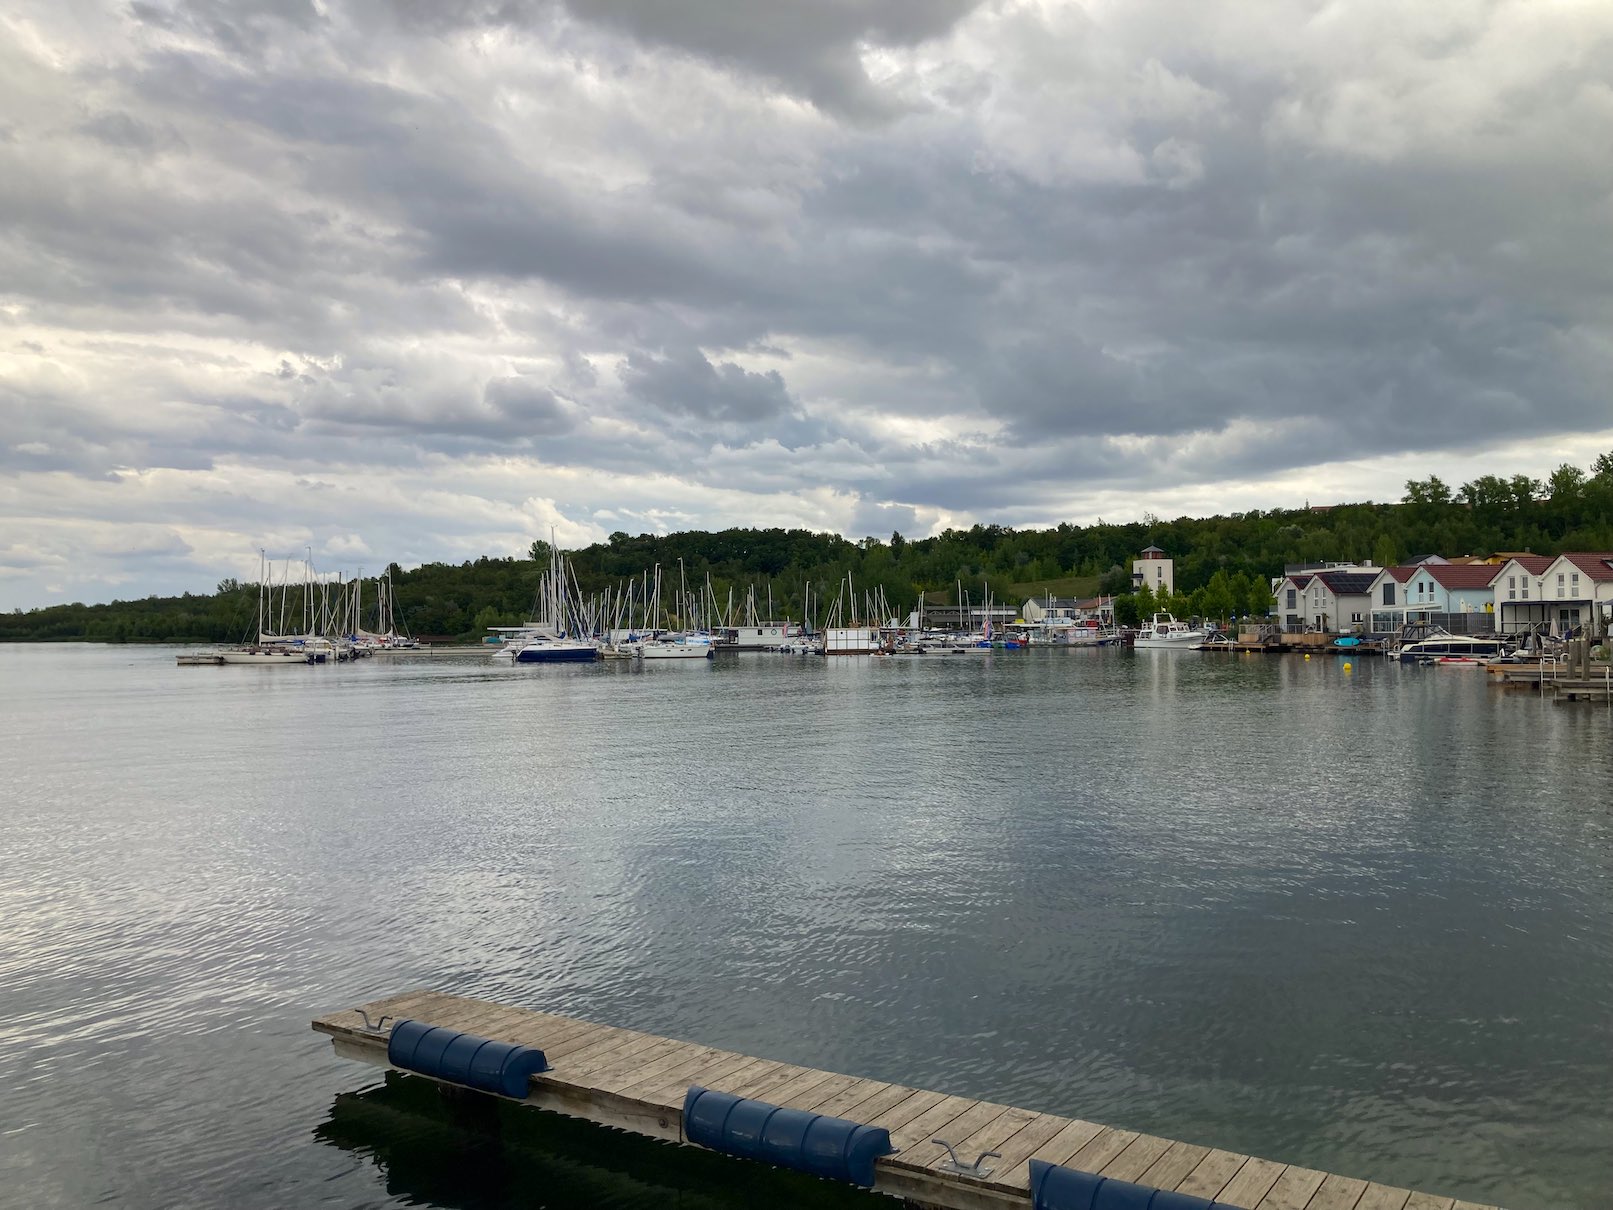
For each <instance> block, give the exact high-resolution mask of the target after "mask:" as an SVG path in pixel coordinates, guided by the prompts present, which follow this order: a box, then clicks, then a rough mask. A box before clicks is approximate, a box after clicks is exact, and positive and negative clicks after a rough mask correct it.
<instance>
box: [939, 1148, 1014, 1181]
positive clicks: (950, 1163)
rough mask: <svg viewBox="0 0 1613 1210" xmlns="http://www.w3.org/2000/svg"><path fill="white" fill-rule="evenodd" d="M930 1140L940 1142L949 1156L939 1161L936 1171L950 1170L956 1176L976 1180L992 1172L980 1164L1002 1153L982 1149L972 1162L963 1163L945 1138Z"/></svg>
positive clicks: (998, 1156)
mask: <svg viewBox="0 0 1613 1210" xmlns="http://www.w3.org/2000/svg"><path fill="white" fill-rule="evenodd" d="M930 1141H931V1142H932V1143H940V1144H941V1146H943V1147H945V1148H946V1149H947V1155H948V1157H949V1158H948V1159H946V1160H943V1161H942V1162H941V1165H940V1167H939V1168H937V1169H936V1171H938V1172H951V1173H955V1174H956V1175H958V1176H967V1177H972V1178H973V1179H974V1180H977V1181H983V1180H985V1179H986V1178H987V1177H988V1176H990V1175H991V1173H992V1169H990V1168H983V1167H981V1165H982V1164H984V1163H985V1162H986V1161H987V1160H989V1159H992V1158H994V1157H995V1158H997V1159H1001V1158H1002V1154H1003V1153H1002V1152H1000V1151H982V1152H981V1153H980V1155H979V1156H978V1157H977V1158H976V1159H975V1162H974V1163H972V1164H965V1163H964V1162H963V1161H962V1160H961V1159H959V1158H958V1152H957V1149H956V1148H954V1147H953V1146H952V1144H951V1143H949V1142H947V1141H946V1140H945V1139H931V1140H930Z"/></svg>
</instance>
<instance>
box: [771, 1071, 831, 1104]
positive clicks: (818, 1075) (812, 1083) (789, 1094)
mask: <svg viewBox="0 0 1613 1210" xmlns="http://www.w3.org/2000/svg"><path fill="white" fill-rule="evenodd" d="M833 1078H834V1076H833V1073H831V1072H827V1071H817V1070H814V1069H813V1068H811V1067H806V1068H802V1070H801V1074H800V1075H798V1076H796V1077H795V1078H794V1079H793V1080H786V1081H784V1083H782V1084H780V1085H779V1086H778V1087H777V1088H775V1089H773V1091H772V1092H770V1093H768V1094H767V1096H766V1097H765V1098H763V1099H764V1100H767V1101H771V1102H772V1103H773V1104H775V1105H787V1104H789V1102H790V1101H792V1100H794V1099H795V1098H796V1097H798V1096H800V1095H801V1094H802V1093H803V1092H810V1091H811V1090H812V1089H814V1088H816V1087H817V1086H818V1085H819V1084H822V1083H823V1082H824V1081H825V1080H830V1079H833Z"/></svg>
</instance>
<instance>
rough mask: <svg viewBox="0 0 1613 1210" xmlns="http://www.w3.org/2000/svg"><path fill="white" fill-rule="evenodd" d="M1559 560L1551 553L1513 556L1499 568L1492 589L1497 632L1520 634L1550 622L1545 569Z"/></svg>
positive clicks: (1492, 582) (1491, 585)
mask: <svg viewBox="0 0 1613 1210" xmlns="http://www.w3.org/2000/svg"><path fill="white" fill-rule="evenodd" d="M1556 561H1557V560H1556V559H1554V558H1553V557H1552V556H1551V555H1529V554H1521V555H1513V556H1512V557H1511V558H1509V559H1507V560H1506V562H1504V563H1502V564H1501V566H1500V567H1498V568H1496V573H1495V579H1493V580H1492V581H1491V582H1490V590H1491V592H1492V593H1493V594H1494V596H1495V629H1496V632H1497V633H1498V634H1521V633H1523V632H1524V631H1528V630H1533V629H1534V628H1535V627H1537V626H1547V625H1548V623H1550V621H1551V613H1550V609H1551V606H1550V605H1548V604H1547V602H1546V569H1547V568H1549V567H1550V566H1551V565H1552V564H1553V563H1555V562H1556Z"/></svg>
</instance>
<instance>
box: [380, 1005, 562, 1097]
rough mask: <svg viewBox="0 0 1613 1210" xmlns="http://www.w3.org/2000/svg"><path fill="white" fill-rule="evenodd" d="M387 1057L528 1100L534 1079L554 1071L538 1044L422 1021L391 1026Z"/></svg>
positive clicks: (454, 1081) (433, 1075)
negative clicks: (492, 1037)
mask: <svg viewBox="0 0 1613 1210" xmlns="http://www.w3.org/2000/svg"><path fill="white" fill-rule="evenodd" d="M386 1059H387V1062H388V1063H390V1064H392V1066H394V1067H397V1068H401V1069H402V1070H404V1071H414V1072H418V1073H419V1074H421V1075H423V1076H430V1077H431V1078H432V1079H434V1080H443V1081H445V1082H447V1083H449V1084H461V1085H463V1086H464V1087H466V1088H474V1089H477V1090H478V1091H480V1092H494V1093H497V1094H498V1095H499V1096H503V1097H511V1098H513V1099H514V1100H517V1101H520V1100H524V1099H525V1098H526V1095H527V1092H528V1090H529V1085H528V1083H527V1081H528V1080H529V1079H530V1077H532V1076H535V1075H537V1074H538V1073H539V1072H542V1071H548V1070H549V1060H548V1059H546V1058H545V1057H544V1054H543V1052H542V1051H541V1050H539V1049H538V1048H537V1047H535V1046H522V1045H520V1044H518V1043H515V1042H494V1041H492V1040H491V1039H489V1038H480V1037H477V1036H476V1035H475V1034H467V1033H461V1032H460V1031H459V1030H457V1029H445V1028H444V1027H443V1026H441V1025H427V1024H426V1023H425V1022H423V1021H399V1022H398V1023H397V1024H395V1025H394V1026H393V1027H392V1036H391V1037H390V1038H388V1039H387V1043H386Z"/></svg>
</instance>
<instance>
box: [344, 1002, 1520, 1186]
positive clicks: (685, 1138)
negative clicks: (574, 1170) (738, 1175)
mask: <svg viewBox="0 0 1613 1210" xmlns="http://www.w3.org/2000/svg"><path fill="white" fill-rule="evenodd" d="M313 1028H314V1030H315V1031H316V1032H318V1033H322V1034H327V1035H329V1036H330V1039H331V1042H332V1045H333V1046H334V1047H335V1049H336V1053H337V1054H338V1055H340V1056H342V1057H343V1058H349V1059H357V1060H360V1061H362V1062H366V1063H373V1064H377V1065H379V1066H383V1067H393V1068H396V1069H397V1070H400V1071H411V1072H415V1073H417V1074H420V1075H424V1076H428V1077H430V1078H432V1079H436V1080H438V1081H440V1082H442V1083H444V1084H446V1085H449V1086H452V1087H457V1088H463V1089H472V1090H476V1091H478V1092H483V1093H488V1094H492V1095H499V1096H505V1097H509V1098H511V1099H514V1100H518V1101H523V1102H525V1103H527V1104H531V1105H534V1106H537V1107H538V1108H541V1109H549V1110H553V1111H556V1112H558V1113H563V1114H567V1115H569V1116H571V1117H577V1118H586V1119H588V1120H589V1121H592V1122H597V1123H600V1124H602V1125H605V1126H612V1127H616V1128H619V1129H622V1130H629V1131H633V1132H635V1133H638V1134H642V1135H648V1136H651V1137H653V1138H658V1139H666V1140H670V1141H672V1142H677V1143H689V1144H694V1145H699V1146H706V1147H709V1148H711V1149H713V1150H717V1151H722V1152H726V1153H728V1154H732V1155H740V1156H744V1157H747V1158H751V1159H757V1160H762V1161H764V1162H772V1163H775V1164H778V1165H779V1166H781V1167H787V1168H796V1169H799V1170H802V1171H807V1172H811V1173H815V1174H817V1175H819V1176H823V1177H827V1178H829V1179H838V1180H844V1181H849V1182H850V1183H852V1184H857V1185H862V1186H864V1187H867V1188H871V1189H873V1190H874V1191H876V1192H879V1193H886V1194H890V1195H892V1196H895V1197H899V1198H904V1199H906V1200H907V1201H909V1202H911V1203H916V1204H918V1205H921V1206H931V1207H940V1208H944V1210H1026V1208H1032V1210H1077V1208H1078V1210H1209V1208H1213V1207H1221V1208H1228V1210H1230V1208H1231V1207H1240V1208H1241V1210H1496V1208H1495V1207H1490V1206H1479V1205H1476V1204H1475V1203H1471V1202H1461V1201H1456V1200H1455V1199H1454V1198H1450V1197H1439V1196H1435V1195H1432V1194H1427V1193H1414V1192H1412V1191H1411V1190H1409V1189H1397V1188H1392V1187H1390V1186H1387V1185H1380V1184H1377V1183H1374V1182H1369V1181H1364V1180H1357V1179H1355V1178H1352V1177H1345V1176H1335V1175H1331V1174H1328V1173H1324V1172H1317V1171H1315V1170H1313V1169H1309V1168H1300V1167H1296V1166H1292V1165H1288V1164H1281V1163H1277V1162H1274V1161H1272V1160H1263V1159H1256V1158H1254V1157H1251V1156H1246V1155H1239V1154H1237V1153H1235V1152H1230V1151H1222V1150H1218V1149H1215V1148H1211V1147H1201V1146H1197V1145H1195V1144H1191V1143H1179V1142H1173V1141H1172V1140H1170V1139H1162V1138H1155V1137H1154V1136H1152V1135H1147V1134H1139V1133H1137V1132H1136V1131H1132V1130H1121V1129H1118V1128H1115V1127H1111V1126H1101V1125H1098V1124H1096V1123H1093V1122H1085V1121H1081V1120H1079V1119H1075V1118H1065V1117H1059V1116H1058V1115H1056V1114H1049V1113H1038V1112H1036V1111H1035V1110H1031V1109H1016V1108H1014V1107H1013V1106H1011V1105H999V1104H996V1103H995V1102H991V1101H980V1100H974V1099H972V1098H969V1097H961V1096H949V1095H947V1094H946V1093H941V1092H930V1091H926V1090H924V1089H920V1088H909V1087H907V1086H905V1085H901V1084H892V1083H889V1082H886V1081H881V1080H871V1079H860V1078H858V1077H856V1076H849V1075H838V1074H835V1073H834V1072H828V1071H817V1070H814V1069H812V1068H808V1067H797V1066H795V1065H794V1064H791V1063H780V1062H776V1061H774V1060H771V1059H759V1058H755V1057H753V1056H751V1055H742V1054H736V1053H734V1052H732V1051H726V1050H718V1049H716V1048H715V1047H711V1046H700V1045H697V1044H695V1043H692V1042H681V1041H678V1040H676V1039H673V1038H663V1037H658V1036H656V1035H654V1034H647V1033H640V1032H638V1031H637V1030H631V1029H618V1028H616V1027H615V1026H610V1025H601V1024H597V1023H595V1022H592V1021H584V1020H580V1019H578V1018H576V1017H568V1016H561V1015H559V1014H555V1013H546V1012H535V1011H532V1010H529V1009H523V1008H515V1007H511V1006H508V1005H502V1004H494V1003H490V1002H488V1001H485V1000H475V999H470V998H468V997H465V996H455V995H448V994H445V993H442V992H433V991H414V992H405V993H404V994H402V995H397V996H391V997H389V998H387V999H384V1000H375V1001H371V1002H370V1003H368V1004H364V1005H361V1006H359V1007H358V1008H351V1009H346V1010H344V1011H340V1012H333V1013H330V1014H328V1015H326V1016H323V1017H318V1018H316V1019H315V1020H314V1022H313ZM942 1140H945V1143H944V1144H943V1143H942Z"/></svg>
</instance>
